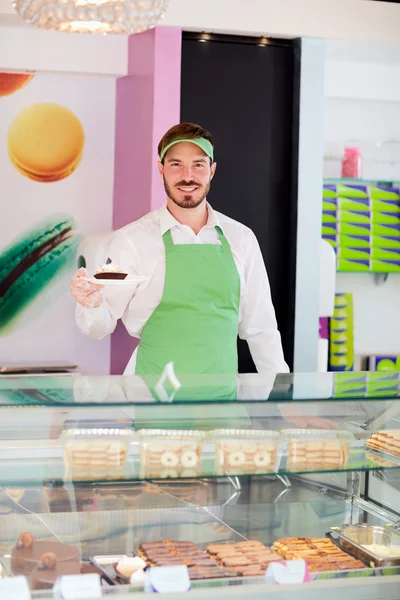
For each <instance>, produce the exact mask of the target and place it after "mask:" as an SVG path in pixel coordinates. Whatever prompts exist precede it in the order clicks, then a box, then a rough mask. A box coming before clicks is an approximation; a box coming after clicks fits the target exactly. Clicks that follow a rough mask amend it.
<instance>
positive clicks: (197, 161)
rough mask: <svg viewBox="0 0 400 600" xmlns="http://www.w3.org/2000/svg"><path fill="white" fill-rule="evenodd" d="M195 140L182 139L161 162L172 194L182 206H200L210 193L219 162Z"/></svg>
mask: <svg viewBox="0 0 400 600" xmlns="http://www.w3.org/2000/svg"><path fill="white" fill-rule="evenodd" d="M210 163H211V161H210V159H209V157H208V156H207V155H206V154H205V153H204V152H203V151H202V150H201V148H199V147H198V146H196V145H195V144H191V143H190V142H181V143H179V144H175V146H172V148H171V149H170V150H168V152H167V154H166V156H165V159H164V164H163V165H162V164H161V163H158V168H159V171H160V174H161V175H162V178H163V181H164V188H165V191H166V193H167V196H168V198H170V199H171V200H172V201H173V202H175V204H177V205H178V206H180V207H181V208H196V207H197V206H199V205H200V204H201V203H202V202H203V200H204V199H205V198H206V197H207V194H208V192H209V190H210V182H211V179H212V178H213V176H214V173H215V168H216V166H217V165H216V164H215V163H214V164H212V165H211V164H210Z"/></svg>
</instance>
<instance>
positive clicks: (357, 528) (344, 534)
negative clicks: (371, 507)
mask: <svg viewBox="0 0 400 600" xmlns="http://www.w3.org/2000/svg"><path fill="white" fill-rule="evenodd" d="M334 534H337V536H338V537H339V544H340V547H341V548H342V550H344V551H345V552H348V553H349V554H352V555H353V556H355V557H356V558H357V559H358V560H362V561H363V562H364V563H366V564H367V565H369V566H371V567H396V566H400V535H399V534H398V533H396V532H395V531H394V530H393V529H390V528H388V527H373V526H371V525H364V524H361V525H343V526H342V527H332V528H331V531H330V532H329V533H328V534H327V535H328V536H329V537H332V536H334ZM371 544H379V545H380V546H386V547H388V548H389V547H392V546H394V547H396V548H398V549H399V556H398V557H393V556H391V557H388V556H381V555H377V554H373V553H372V552H371V551H370V550H367V549H366V548H364V547H363V546H364V545H368V546H369V545H371Z"/></svg>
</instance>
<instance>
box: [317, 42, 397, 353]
mask: <svg viewBox="0 0 400 600" xmlns="http://www.w3.org/2000/svg"><path fill="white" fill-rule="evenodd" d="M343 50H344V48H343V47H342V44H341V43H332V44H331V45H330V46H328V47H327V58H328V60H327V61H326V70H325V78H326V79H325V94H326V97H325V152H326V154H328V155H330V157H331V158H330V159H329V158H327V157H326V158H325V165H324V171H325V175H327V176H339V173H340V152H341V150H342V148H343V147H344V146H345V145H346V144H352V143H355V144H356V143H358V145H360V146H361V149H362V151H363V154H364V156H365V159H366V160H365V161H364V173H363V175H364V177H365V178H368V177H370V178H372V179H374V178H381V179H387V178H394V179H399V180H400V77H399V73H400V56H399V49H396V48H393V47H390V46H384V45H379V46H374V45H370V47H369V49H368V51H366V48H364V52H363V48H362V47H359V46H358V45H357V44H352V48H347V51H346V52H343ZM346 59H347V60H346ZM349 60H350V62H349ZM385 140H398V142H399V145H398V161H399V162H398V163H397V164H389V163H388V162H386V163H385V162H381V163H380V162H378V160H379V158H380V157H381V158H383V156H382V154H381V155H379V149H378V147H377V143H378V142H380V141H385ZM335 157H336V158H335ZM392 157H393V158H394V149H393V150H392ZM336 288H337V291H338V292H352V293H353V294H354V307H355V352H356V354H358V355H371V354H377V353H381V354H382V353H383V354H384V353H388V354H390V353H393V354H400V275H396V274H392V275H389V279H388V280H387V281H386V283H384V284H382V285H376V283H375V279H374V276H373V275H368V274H338V275H337V285H336Z"/></svg>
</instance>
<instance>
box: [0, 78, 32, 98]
mask: <svg viewBox="0 0 400 600" xmlns="http://www.w3.org/2000/svg"><path fill="white" fill-rule="evenodd" d="M33 77H34V73H0V98H1V97H4V96H10V95H11V94H14V93H15V92H18V90H20V89H22V88H23V87H25V86H26V85H27V84H28V83H29V82H30V81H31V80H32V79H33Z"/></svg>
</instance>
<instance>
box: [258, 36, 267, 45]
mask: <svg viewBox="0 0 400 600" xmlns="http://www.w3.org/2000/svg"><path fill="white" fill-rule="evenodd" d="M268 43H269V38H268V37H267V36H265V35H264V36H262V37H261V38H260V41H259V43H258V44H257V45H258V46H268Z"/></svg>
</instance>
